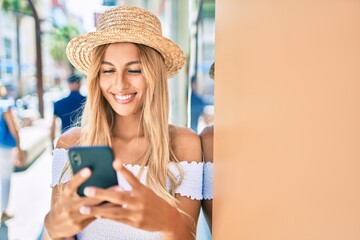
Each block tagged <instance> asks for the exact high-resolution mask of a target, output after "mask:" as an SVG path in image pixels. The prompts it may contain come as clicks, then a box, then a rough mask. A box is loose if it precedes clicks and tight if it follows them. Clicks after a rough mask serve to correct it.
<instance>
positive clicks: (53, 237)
mask: <svg viewBox="0 0 360 240" xmlns="http://www.w3.org/2000/svg"><path fill="white" fill-rule="evenodd" d="M51 230H52V227H51V221H50V215H49V213H48V214H47V215H46V216H45V221H44V232H43V234H42V240H76V236H74V237H59V236H57V235H58V234H56V233H54V232H52V231H51Z"/></svg>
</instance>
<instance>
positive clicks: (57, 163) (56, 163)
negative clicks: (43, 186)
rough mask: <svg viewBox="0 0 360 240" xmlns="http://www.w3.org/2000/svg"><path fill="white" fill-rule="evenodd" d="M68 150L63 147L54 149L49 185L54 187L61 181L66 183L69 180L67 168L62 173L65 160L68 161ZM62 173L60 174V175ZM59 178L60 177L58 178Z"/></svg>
mask: <svg viewBox="0 0 360 240" xmlns="http://www.w3.org/2000/svg"><path fill="white" fill-rule="evenodd" d="M67 152H68V151H67V150H65V149H58V148H56V149H54V151H53V162H52V174H51V187H55V186H56V185H58V184H59V180H61V183H66V182H68V181H69V180H70V171H69V169H68V170H66V172H65V173H64V174H63V175H62V173H63V171H64V167H65V164H66V162H67V161H68V155H67V154H68V153H67ZM61 175H62V176H61ZM60 178H61V179H60Z"/></svg>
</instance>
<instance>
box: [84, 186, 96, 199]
mask: <svg viewBox="0 0 360 240" xmlns="http://www.w3.org/2000/svg"><path fill="white" fill-rule="evenodd" d="M84 194H85V196H87V197H93V196H95V188H92V187H86V188H85V189H84Z"/></svg>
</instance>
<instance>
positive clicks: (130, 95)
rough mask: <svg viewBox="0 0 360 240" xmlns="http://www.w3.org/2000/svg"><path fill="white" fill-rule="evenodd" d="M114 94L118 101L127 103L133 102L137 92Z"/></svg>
mask: <svg viewBox="0 0 360 240" xmlns="http://www.w3.org/2000/svg"><path fill="white" fill-rule="evenodd" d="M114 96H115V99H116V101H117V102H119V103H122V104H125V103H129V102H131V101H132V100H133V99H134V98H135V96H136V93H128V94H114Z"/></svg>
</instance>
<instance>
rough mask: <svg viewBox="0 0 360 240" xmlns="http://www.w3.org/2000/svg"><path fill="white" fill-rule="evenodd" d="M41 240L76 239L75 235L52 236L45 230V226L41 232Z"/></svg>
mask: <svg viewBox="0 0 360 240" xmlns="http://www.w3.org/2000/svg"><path fill="white" fill-rule="evenodd" d="M41 239H42V240H76V237H68V238H52V237H50V235H49V233H48V232H47V229H46V227H44V232H43V234H42V238H41Z"/></svg>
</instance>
